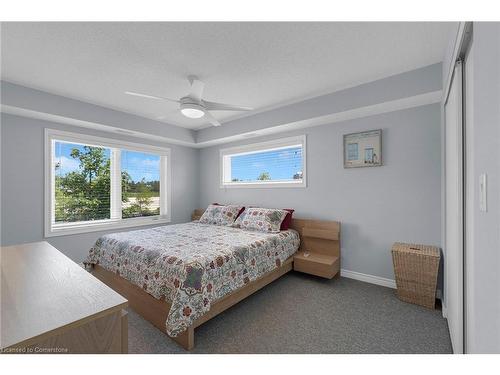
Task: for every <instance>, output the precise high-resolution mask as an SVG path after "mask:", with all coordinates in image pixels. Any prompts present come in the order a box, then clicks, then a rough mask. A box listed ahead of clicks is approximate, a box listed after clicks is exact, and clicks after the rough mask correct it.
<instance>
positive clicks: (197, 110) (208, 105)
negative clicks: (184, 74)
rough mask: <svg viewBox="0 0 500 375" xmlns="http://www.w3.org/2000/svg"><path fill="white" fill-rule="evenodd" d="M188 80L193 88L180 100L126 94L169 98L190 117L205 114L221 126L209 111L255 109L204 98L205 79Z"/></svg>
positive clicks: (213, 123) (191, 78) (211, 121)
mask: <svg viewBox="0 0 500 375" xmlns="http://www.w3.org/2000/svg"><path fill="white" fill-rule="evenodd" d="M188 80H189V83H190V84H191V90H190V91H189V94H188V95H186V96H183V97H182V98H180V99H179V100H175V99H170V98H165V97H162V96H155V95H149V94H143V93H140V92H133V91H125V94H127V95H133V96H139V97H141V98H148V99H155V100H167V101H169V102H174V103H179V109H180V110H181V113H182V114H183V115H184V116H186V117H189V118H201V117H203V116H205V118H206V119H207V120H208V121H209V122H210V123H211V124H212V125H214V126H220V125H221V123H220V122H219V121H218V120H217V119H216V118H215V117H213V116H212V114H211V113H210V112H209V111H251V110H252V109H253V108H249V107H242V106H237V105H232V104H224V103H216V102H209V101H208V100H203V99H202V95H203V88H204V87H205V84H204V83H203V81H200V80H199V79H198V77H196V76H189V77H188Z"/></svg>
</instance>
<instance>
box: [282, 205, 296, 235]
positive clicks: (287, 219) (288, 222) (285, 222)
mask: <svg viewBox="0 0 500 375" xmlns="http://www.w3.org/2000/svg"><path fill="white" fill-rule="evenodd" d="M283 211H288V213H287V214H286V216H285V219H283V222H282V223H281V227H280V230H287V229H288V228H290V225H291V224H292V215H293V212H294V211H295V210H294V209H292V208H283Z"/></svg>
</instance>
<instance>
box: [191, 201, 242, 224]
mask: <svg viewBox="0 0 500 375" xmlns="http://www.w3.org/2000/svg"><path fill="white" fill-rule="evenodd" d="M242 208H243V207H242V206H233V205H230V206H219V205H215V204H211V205H210V206H208V208H207V209H206V210H205V212H204V213H203V215H201V217H200V221H199V222H200V223H202V224H212V225H231V224H233V223H234V220H235V219H236V217H237V216H238V213H239V212H240V210H241V209H242Z"/></svg>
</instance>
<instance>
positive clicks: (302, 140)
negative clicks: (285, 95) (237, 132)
mask: <svg viewBox="0 0 500 375" xmlns="http://www.w3.org/2000/svg"><path fill="white" fill-rule="evenodd" d="M292 146H301V147H302V180H301V181H300V180H299V181H297V182H293V181H281V182H280V181H273V180H270V181H255V182H254V181H252V182H248V181H246V182H232V181H229V180H228V178H227V177H229V179H230V177H231V171H230V169H231V164H230V157H231V156H239V155H245V154H251V153H256V152H265V151H274V150H279V149H282V148H288V147H292ZM306 154H307V152H306V136H305V134H304V135H300V136H297V137H288V138H280V139H275V140H272V141H266V142H259V143H252V144H248V145H243V146H236V147H230V148H225V149H221V150H220V156H219V163H220V164H219V180H220V187H221V189H226V188H260V189H262V188H291V187H295V188H298V187H307V173H306V169H307V168H306V166H307V162H306Z"/></svg>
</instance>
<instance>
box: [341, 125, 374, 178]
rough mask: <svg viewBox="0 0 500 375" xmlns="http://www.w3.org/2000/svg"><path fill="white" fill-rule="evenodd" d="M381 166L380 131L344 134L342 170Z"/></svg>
mask: <svg viewBox="0 0 500 375" xmlns="http://www.w3.org/2000/svg"><path fill="white" fill-rule="evenodd" d="M381 165H382V130H381V129H378V130H369V131H364V132H359V133H352V134H344V168H359V167H379V166H381Z"/></svg>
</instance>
